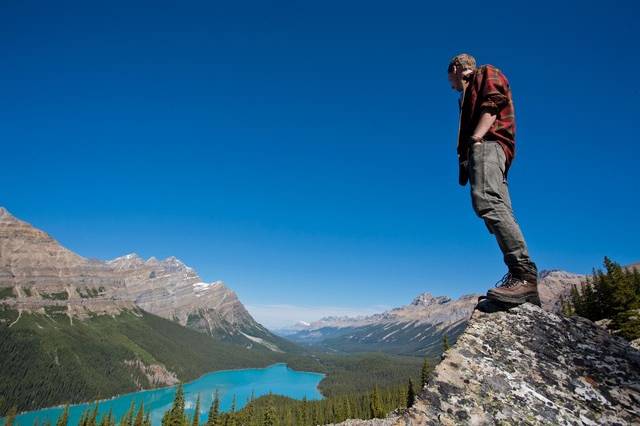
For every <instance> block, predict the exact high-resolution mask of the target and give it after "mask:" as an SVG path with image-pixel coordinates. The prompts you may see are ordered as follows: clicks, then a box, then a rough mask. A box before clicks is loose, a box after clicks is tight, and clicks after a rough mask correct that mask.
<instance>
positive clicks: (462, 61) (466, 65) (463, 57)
mask: <svg viewBox="0 0 640 426" xmlns="http://www.w3.org/2000/svg"><path fill="white" fill-rule="evenodd" d="M453 67H456V68H462V69H463V70H474V69H476V58H474V57H473V56H471V55H469V54H468V53H460V54H459V55H456V56H454V57H453V58H451V61H449V67H448V68H447V72H452V71H453Z"/></svg>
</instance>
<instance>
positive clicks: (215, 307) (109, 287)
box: [0, 208, 282, 351]
mask: <svg viewBox="0 0 640 426" xmlns="http://www.w3.org/2000/svg"><path fill="white" fill-rule="evenodd" d="M0 305H5V306H9V307H10V308H11V309H15V310H17V311H26V312H39V313H43V314H44V313H47V312H51V311H52V310H55V311H56V312H58V313H59V312H62V311H64V312H65V313H66V314H67V315H68V316H69V318H70V319H71V320H73V318H79V319H84V318H86V317H88V316H89V315H93V314H110V315H114V314H117V313H119V312H121V311H122V310H126V309H127V310H128V309H134V308H141V309H144V310H146V311H148V312H151V313H153V314H155V315H158V316H161V317H163V318H167V319H170V320H173V321H176V322H178V323H180V324H181V325H184V326H188V327H191V328H194V329H196V330H198V331H202V332H204V333H207V334H210V335H212V336H216V337H219V338H222V339H230V340H233V341H236V342H239V343H242V344H244V345H246V346H249V347H252V346H255V345H256V344H257V345H258V346H262V347H265V348H268V349H270V350H278V351H279V350H280V348H279V347H278V346H277V345H276V342H277V343H278V344H280V345H282V343H281V340H280V339H279V338H277V337H276V336H273V335H272V334H271V333H270V332H269V331H268V330H267V329H265V328H264V327H263V326H262V325H260V324H259V323H257V322H256V321H255V320H254V319H253V317H251V315H250V314H249V312H248V311H247V310H246V309H245V307H244V305H243V304H242V303H241V302H240V300H238V297H237V296H236V294H235V293H234V292H233V291H232V290H231V289H229V288H228V287H227V286H226V285H225V284H224V283H223V282H222V281H216V282H213V283H205V282H203V280H202V279H201V278H200V277H199V276H198V274H197V273H196V271H195V270H194V269H193V268H190V267H188V266H186V265H185V264H184V263H182V262H181V261H180V260H178V259H176V258H175V257H169V258H167V259H165V260H158V259H155V258H153V257H152V258H150V259H147V260H144V259H142V258H140V257H139V256H137V255H135V254H129V255H126V256H122V257H119V258H116V259H114V260H111V261H106V262H105V261H100V260H92V259H87V258H84V257H82V256H79V255H77V254H75V253H73V252H72V251H70V250H68V249H66V248H64V247H63V246H62V245H60V244H59V243H58V242H57V241H56V240H54V239H53V238H52V237H51V236H49V235H48V234H47V233H45V232H43V231H41V230H39V229H36V228H34V227H33V226H31V225H30V224H28V223H26V222H24V221H21V220H19V219H17V218H15V217H14V216H12V215H11V214H10V213H9V212H8V211H7V210H6V209H4V208H0Z"/></svg>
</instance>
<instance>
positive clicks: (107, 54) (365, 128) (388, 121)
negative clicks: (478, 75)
mask: <svg viewBox="0 0 640 426" xmlns="http://www.w3.org/2000/svg"><path fill="white" fill-rule="evenodd" d="M153 4H154V3H151V2H133V3H132V2H112V3H109V5H96V4H88V3H86V2H65V3H64V4H63V5H61V4H53V3H47V4H42V3H36V2H28V1H27V2H6V3H5V4H3V5H2V6H1V7H0V8H1V9H0V10H1V13H0V25H1V28H2V33H3V37H0V47H1V48H2V51H3V53H4V54H3V55H2V57H1V58H0V66H1V67H2V70H3V71H2V78H0V90H2V93H3V95H2V96H1V97H0V113H1V115H2V117H3V123H2V126H0V138H2V141H3V144H2V156H3V159H4V161H3V165H2V167H0V179H1V181H2V182H3V185H2V191H1V192H0V205H2V206H4V207H6V208H7V209H8V210H9V211H10V212H11V213H12V214H14V215H15V216H17V217H19V218H20V219H22V220H26V221H28V222H30V223H31V224H33V225H34V226H36V227H38V228H40V229H43V230H45V231H46V232H48V233H50V234H51V235H52V236H53V237H54V238H56V239H57V240H58V241H60V243H62V244H63V245H64V246H66V247H68V248H69V249H71V250H73V251H75V252H77V253H78V254H80V255H82V256H85V257H95V258H99V259H111V258H114V257H117V256H121V255H123V254H126V253H129V252H137V253H139V254H140V255H141V256H142V257H145V258H148V257H151V256H155V257H157V258H165V257H168V256H176V257H177V258H179V259H181V260H182V261H184V262H185V263H186V264H188V265H189V266H192V267H194V268H195V269H196V270H197V271H198V272H199V273H200V275H201V276H202V278H203V279H205V280H207V281H215V280H223V281H224V282H225V283H226V284H227V285H228V286H229V287H230V288H231V289H233V290H234V291H236V293H237V294H238V296H239V298H240V300H241V301H242V302H243V303H245V304H246V305H247V306H249V307H253V311H252V313H254V311H255V312H256V313H258V312H262V314H259V313H258V314H256V318H257V319H258V320H261V321H265V323H268V321H272V322H273V323H275V321H284V320H283V319H282V318H280V317H278V315H280V314H279V313H277V312H276V311H274V309H276V310H277V309H279V308H278V306H279V307H282V306H289V307H290V313H291V323H293V322H295V321H297V320H305V321H310V320H313V319H314V318H312V317H311V316H315V315H316V314H318V315H319V314H320V311H323V312H324V311H326V310H330V309H333V310H334V311H335V312H336V313H338V314H339V313H340V312H345V314H352V315H353V314H356V315H357V314H366V313H368V312H371V311H372V310H376V311H377V312H379V311H380V310H384V309H380V308H383V307H387V308H392V307H395V306H400V305H405V304H407V303H409V302H410V301H411V300H412V299H413V298H414V297H415V296H416V295H418V294H419V293H422V292H426V291H428V292H431V293H433V294H435V295H449V296H451V297H457V296H459V295H461V294H466V293H474V292H484V291H485V290H486V289H487V288H488V287H489V286H491V285H492V284H493V283H494V282H495V281H496V280H497V279H498V278H500V276H502V274H503V273H504V266H503V265H502V262H501V256H500V253H499V251H498V249H497V247H496V246H495V241H493V240H492V237H491V236H490V235H488V234H487V233H486V230H485V229H484V225H483V224H482V223H481V222H480V221H479V219H477V218H476V217H475V215H474V214H473V212H472V210H471V207H470V205H469V194H468V187H467V188H461V187H459V186H458V184H457V164H456V156H455V144H456V141H455V136H456V131H457V106H456V100H457V94H456V93H454V92H453V91H451V89H450V87H449V85H448V82H447V79H446V65H447V63H448V60H449V59H450V57H451V56H453V55H454V54H456V53H459V52H460V51H467V52H469V53H472V54H473V55H474V56H475V57H476V58H477V59H478V61H479V62H480V63H492V64H494V65H496V66H498V67H499V68H500V69H502V70H503V71H504V72H505V74H506V75H507V76H508V78H509V80H510V82H511V85H512V88H513V94H514V100H515V108H516V117H517V125H518V132H517V150H518V151H517V155H516V159H515V162H514V165H513V168H512V170H511V171H510V173H509V179H510V182H509V185H510V188H511V192H512V198H513V203H514V208H515V211H516V216H517V218H518V220H519V221H520V222H521V224H522V226H523V230H524V231H525V234H526V238H527V242H528V244H529V246H530V251H531V253H532V255H533V256H534V258H535V260H536V261H537V262H538V266H539V268H540V269H555V268H560V269H564V270H567V271H571V272H579V273H587V272H590V271H591V268H593V267H597V266H600V265H601V261H602V258H603V256H605V255H607V256H609V257H611V258H613V259H614V260H616V261H618V262H620V263H623V264H628V263H632V262H637V261H639V260H640V253H638V250H637V247H638V244H637V242H638V241H639V240H640V228H639V227H638V226H637V211H638V197H637V182H638V181H639V180H640V171H639V170H638V168H637V165H636V162H637V158H638V156H639V154H640V148H639V147H638V144H637V143H636V142H635V135H636V133H637V117H638V116H640V114H639V113H640V111H639V109H640V107H639V106H638V103H637V102H635V99H636V98H637V96H638V95H640V89H638V88H637V87H636V86H634V85H633V84H630V82H631V81H632V78H631V77H630V76H627V74H626V71H625V70H633V69H637V68H638V67H639V66H640V64H639V61H640V59H639V57H638V56H637V55H634V54H633V53H634V52H636V51H637V47H636V46H635V39H636V35H635V30H634V25H635V16H638V5H637V4H636V3H634V2H630V1H629V2H617V3H616V5H615V6H606V5H604V4H602V3H599V2H584V3H581V6H580V8H579V9H576V8H574V7H573V6H572V5H570V4H568V5H565V4H559V3H558V2H553V3H552V2H542V3H538V4H536V7H535V8H532V7H531V6H530V5H529V6H526V8H525V6H518V5H509V6H508V7H506V6H505V7H504V8H500V10H488V9H481V10H478V8H472V7H471V5H472V3H470V2H469V3H464V2H463V4H461V6H460V8H459V10H460V12H458V9H456V11H455V13H456V15H455V17H454V13H453V11H452V10H451V9H450V8H448V7H446V6H445V5H436V6H432V5H427V4H424V2H408V3H403V4H402V5H394V6H391V5H389V4H387V3H384V2H373V3H372V2H367V3H365V2H355V3H349V4H343V3H338V2H328V3H323V4H306V5H305V4H302V5H300V4H296V5H292V4H289V3H276V4H275V5H274V4H270V5H267V4H263V3H261V2H253V3H249V4H244V3H242V4H236V5H214V4H200V3H197V4H196V3H194V4H189V5H179V6H176V5H174V6H172V7H171V8H169V7H162V8H157V7H152V6H153ZM551 10H552V11H553V13H550V11H551ZM496 22H498V23H499V25H496V24H495V23H496ZM461 23H462V24H461ZM621 62H622V63H623V64H622V63H621ZM274 307H275V308H274ZM269 312H271V313H269ZM371 313H373V312H371ZM263 314H264V315H266V317H263V318H261V315H263ZM303 314H305V315H308V317H305V318H300V317H299V316H302V315H303ZM327 314H328V315H330V314H331V312H328V313H327ZM269 315H270V316H269ZM321 316H325V315H321ZM267 317H268V319H265V318H267Z"/></svg>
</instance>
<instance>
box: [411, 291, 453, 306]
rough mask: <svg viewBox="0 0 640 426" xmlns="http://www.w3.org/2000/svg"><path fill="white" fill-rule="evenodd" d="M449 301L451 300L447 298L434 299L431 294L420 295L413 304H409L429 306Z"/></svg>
mask: <svg viewBox="0 0 640 426" xmlns="http://www.w3.org/2000/svg"><path fill="white" fill-rule="evenodd" d="M450 301H451V298H450V297H448V296H438V297H434V296H433V295H432V294H431V293H422V294H419V295H418V296H417V297H416V298H415V299H413V302H411V304H412V305H415V306H430V305H442V304H444V303H447V302H450Z"/></svg>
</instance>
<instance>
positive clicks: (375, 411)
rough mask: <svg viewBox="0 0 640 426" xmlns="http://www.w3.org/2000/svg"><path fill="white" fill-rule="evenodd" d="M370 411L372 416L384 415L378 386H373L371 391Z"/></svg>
mask: <svg viewBox="0 0 640 426" xmlns="http://www.w3.org/2000/svg"><path fill="white" fill-rule="evenodd" d="M370 411H371V417H372V418H380V417H384V411H383V409H382V400H381V398H380V391H379V390H378V386H373V390H372V391H371V400H370Z"/></svg>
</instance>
